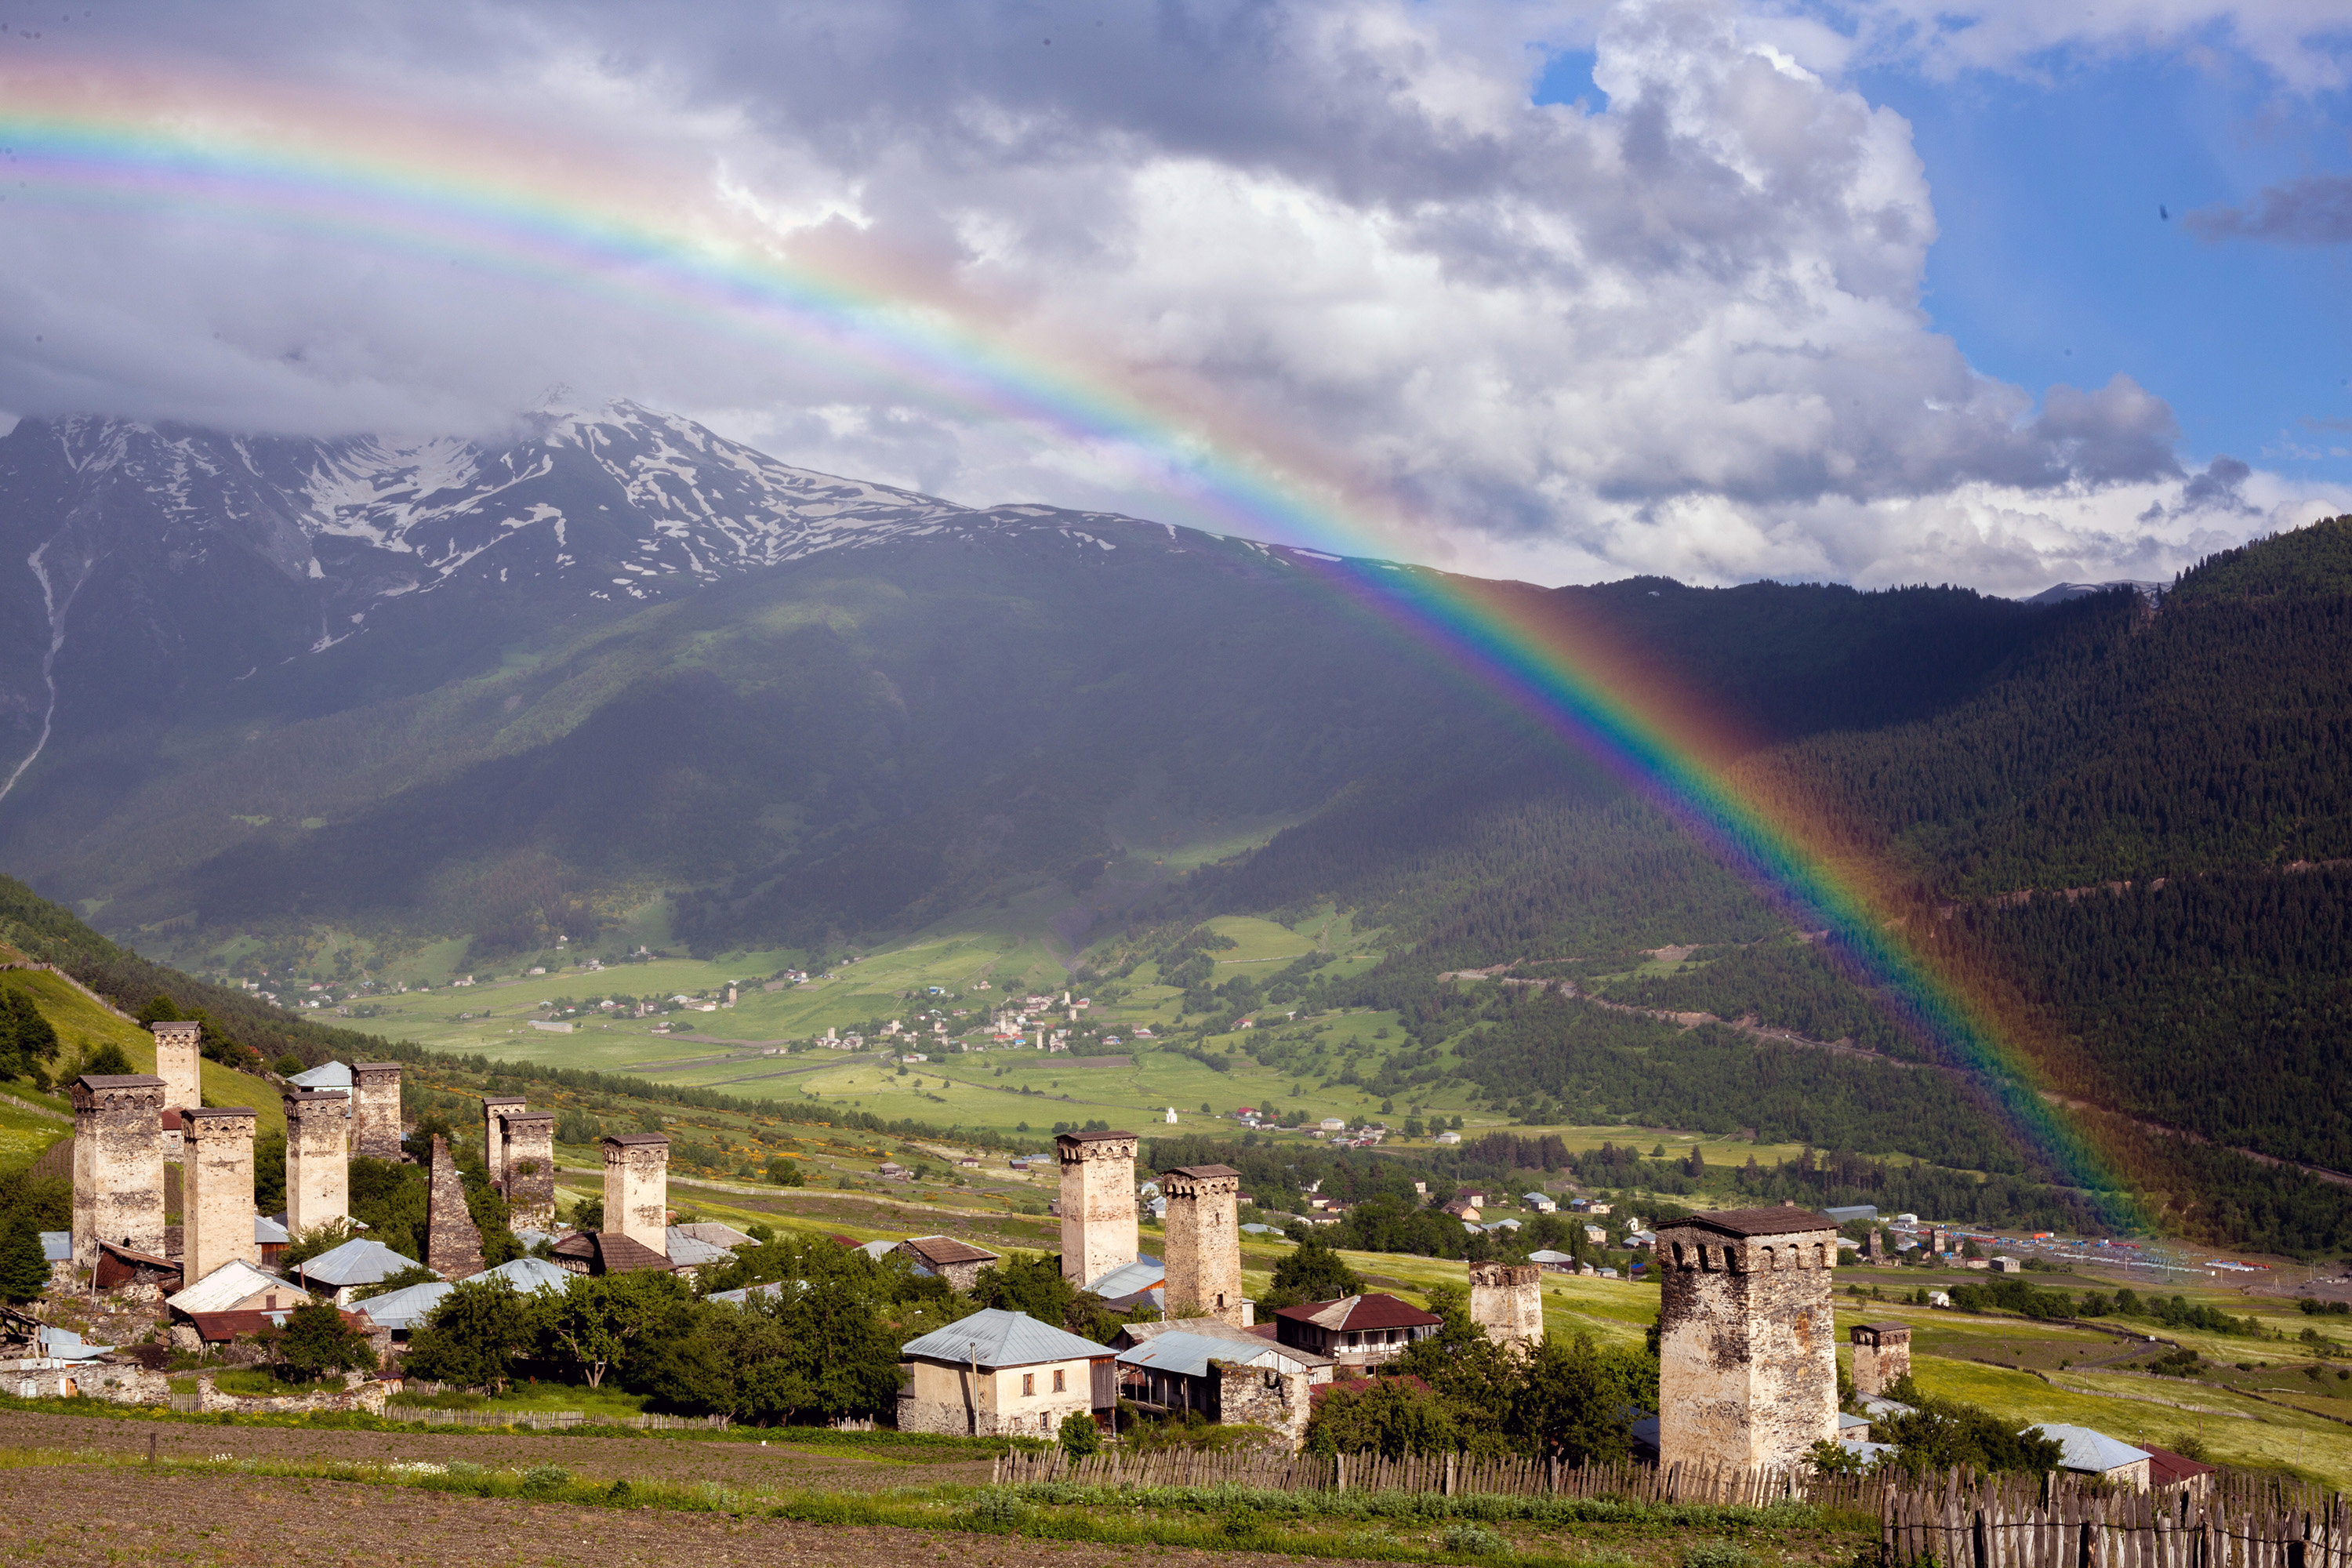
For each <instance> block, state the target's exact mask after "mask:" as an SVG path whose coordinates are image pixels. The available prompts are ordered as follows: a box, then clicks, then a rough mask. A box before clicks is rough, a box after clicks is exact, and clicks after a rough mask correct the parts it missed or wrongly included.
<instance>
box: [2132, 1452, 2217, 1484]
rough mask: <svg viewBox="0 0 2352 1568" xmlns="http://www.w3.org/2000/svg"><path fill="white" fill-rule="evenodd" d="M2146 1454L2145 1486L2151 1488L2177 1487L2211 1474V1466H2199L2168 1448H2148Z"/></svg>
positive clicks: (2194, 1461)
mask: <svg viewBox="0 0 2352 1568" xmlns="http://www.w3.org/2000/svg"><path fill="white" fill-rule="evenodd" d="M2212 1473H2213V1467H2212V1466H2210V1465H2201V1464H2199V1463H2198V1462H2197V1461H2196V1460H2194V1459H2191V1458H2185V1457H2183V1456H2181V1455H2179V1454H2176V1453H2174V1452H2173V1451H2172V1450H2171V1449H2169V1448H2148V1449H2147V1484H2148V1485H2150V1486H2152V1487H2169V1486H2178V1485H2179V1484H2180V1483H2181V1482H2182V1481H2193V1480H2195V1479H2197V1478H2198V1477H2199V1476H2210V1475H2211V1474H2212Z"/></svg>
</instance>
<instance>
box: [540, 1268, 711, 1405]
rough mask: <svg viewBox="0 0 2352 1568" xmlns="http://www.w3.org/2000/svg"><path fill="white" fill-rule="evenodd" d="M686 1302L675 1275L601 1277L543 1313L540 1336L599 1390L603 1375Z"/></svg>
mask: <svg viewBox="0 0 2352 1568" xmlns="http://www.w3.org/2000/svg"><path fill="white" fill-rule="evenodd" d="M685 1300H687V1291H686V1286H685V1284H684V1283H683V1282H682V1281H681V1280H679V1279H678V1278H677V1276H676V1275H672V1274H657V1273H654V1272H652V1271H650V1270H648V1271H646V1272H644V1273H637V1274H604V1275H596V1276H592V1277H590V1278H588V1279H574V1280H572V1284H571V1289H567V1290H565V1291H563V1292H562V1294H561V1295H558V1296H556V1297H554V1298H553V1299H552V1300H551V1301H549V1303H548V1304H547V1305H546V1306H545V1307H544V1308H543V1309H542V1314H543V1315H542V1317H541V1326H542V1331H543V1332H544V1333H545V1334H546V1336H547V1338H548V1340H549V1341H550V1342H552V1343H553V1344H554V1345H557V1346H561V1347H562V1352H563V1353H564V1354H565V1355H566V1356H567V1357H569V1358H570V1359H571V1360H572V1362H574V1363H577V1364H578V1365H579V1367H580V1369H581V1370H582V1371H583V1373H586V1374H587V1378H588V1386H589V1387H591V1388H601V1387H603V1386H604V1373H605V1369H606V1368H608V1367H610V1366H611V1365H612V1364H613V1363H614V1362H615V1361H618V1360H620V1359H621V1358H622V1357H623V1356H625V1355H626V1354H627V1353H628V1350H629V1347H630V1346H631V1345H633V1344H635V1343H636V1342H638V1341H639V1340H641V1339H642V1338H644V1336H645V1335H646V1334H647V1333H650V1332H651V1331H653V1330H654V1329H655V1328H656V1326H658V1325H659V1324H660V1323H661V1322H663V1321H665V1320H666V1319H667V1318H668V1317H669V1316H670V1314H671V1313H673V1312H674V1311H676V1310H677V1308H678V1306H679V1305H680V1304H681V1303H683V1302H684V1301H685Z"/></svg>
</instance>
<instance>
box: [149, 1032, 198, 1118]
mask: <svg viewBox="0 0 2352 1568" xmlns="http://www.w3.org/2000/svg"><path fill="white" fill-rule="evenodd" d="M147 1028H148V1030H149V1032H150V1033H152V1035H153V1036H154V1037H155V1076H156V1077H157V1078H160V1079H163V1104H164V1107H165V1108H166V1109H167V1110H195V1109H196V1108H197V1107H198V1106H200V1105H202V1104H204V1102H205V1089H204V1069H203V1068H202V1066H201V1065H200V1064H201V1063H202V1062H203V1061H204V1059H205V1058H204V1030H205V1026H203V1025H202V1024H190V1023H172V1024H150V1025H148V1026H147Z"/></svg>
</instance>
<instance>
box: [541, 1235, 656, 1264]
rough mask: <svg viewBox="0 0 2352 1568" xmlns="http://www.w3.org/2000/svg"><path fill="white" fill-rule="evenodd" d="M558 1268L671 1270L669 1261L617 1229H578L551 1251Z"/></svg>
mask: <svg viewBox="0 0 2352 1568" xmlns="http://www.w3.org/2000/svg"><path fill="white" fill-rule="evenodd" d="M552 1252H553V1256H554V1259H555V1265H556V1267H557V1268H561V1269H562V1270H563V1271H564V1272H565V1273H567V1274H636V1273H641V1272H643V1271H645V1270H647V1269H656V1268H657V1269H660V1270H661V1271H662V1272H664V1273H667V1272H668V1271H669V1267H670V1263H669V1259H668V1258H666V1257H664V1256H663V1255H662V1254H660V1253H658V1252H656V1251H655V1250H654V1249H653V1248H652V1247H647V1246H646V1244H645V1243H644V1242H642V1241H639V1240H637V1239H635V1237H627V1236H624V1235H622V1234H621V1233H620V1232H619V1231H617V1230H599V1231H586V1230H575V1231H573V1232H572V1234H571V1235H570V1236H567V1237H564V1238H563V1239H562V1241H559V1242H557V1243H556V1244H555V1246H554V1247H553V1248H552Z"/></svg>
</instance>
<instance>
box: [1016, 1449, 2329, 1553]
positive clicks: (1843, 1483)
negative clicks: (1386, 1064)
mask: <svg viewBox="0 0 2352 1568" xmlns="http://www.w3.org/2000/svg"><path fill="white" fill-rule="evenodd" d="M993 1479H994V1480H995V1481H997V1482H998V1483H999V1484H1002V1485H1008V1486H1019V1485H1024V1484H1027V1483H1030V1482H1036V1481H1068V1482H1074V1483H1076V1484H1079V1485H1084V1486H1102V1487H1215V1486H1238V1487H1252V1488H1256V1489H1261V1490H1266V1491H1286V1492H1295V1491H1365V1492H1385V1491H1407V1492H1438V1493H1442V1494H1444V1495H1445V1496H1449V1497H1451V1496H1454V1495H1456V1494H1461V1493H1468V1492H1484V1493H1490V1494H1499V1495H1502V1496H1507V1497H1563V1498H1597V1497H1611V1498H1622V1499H1625V1500H1628V1501H1633V1502H1706V1503H1746V1504H1749V1505H1753V1506H1758V1507H1761V1506H1763V1505H1765V1504H1768V1503H1773V1502H1779V1501H1781V1500H1786V1499H1790V1498H1795V1499H1800V1500H1804V1501H1807V1502H1811V1503H1816V1504H1819V1505H1821V1506H1822V1507H1830V1508H1845V1509H1855V1510H1861V1511H1863V1512H1864V1513H1879V1512H1881V1511H1882V1504H1881V1498H1880V1493H1881V1491H1882V1489H1883V1483H1881V1482H1880V1481H1878V1480H1876V1479H1873V1478H1870V1477H1866V1476H1816V1475H1812V1474H1811V1473H1809V1472H1804V1471H1786V1470H1744V1469H1738V1468H1733V1467H1730V1466H1686V1465H1675V1466H1670V1467H1668V1468H1664V1469H1660V1468H1654V1467H1652V1466H1648V1465H1637V1464H1633V1463H1630V1462H1626V1463H1619V1464H1612V1465H1589V1466H1578V1467H1570V1466H1567V1465H1562V1464H1559V1463H1558V1462H1557V1461H1554V1460H1549V1459H1528V1458H1518V1457H1517V1456H1505V1457H1502V1458H1471V1457H1468V1456H1465V1455H1461V1454H1427V1455H1416V1456H1412V1457H1410V1458H1397V1459H1391V1458H1382V1457H1381V1456H1380V1455H1377V1454H1342V1455H1339V1456H1336V1457H1325V1456H1320V1455H1314V1454H1269V1453H1263V1452H1260V1453H1244V1454H1210V1453H1200V1452H1193V1451H1188V1450H1181V1449H1169V1450H1165V1451H1162V1452H1158V1453H1119V1452H1102V1453H1096V1454H1090V1455H1087V1457H1085V1458H1071V1457H1069V1456H1068V1455H1066V1454H1065V1453H1063V1452H1062V1451H1061V1450H1060V1449H1057V1448H1056V1449H1048V1450H1046V1451H1045V1452H1044V1453H1032V1454H1022V1453H1011V1454H1006V1455H1004V1456H1003V1458H999V1459H998V1460H997V1461H996V1466H995V1469H994V1471H993ZM2341 1568H2352V1564H2343V1565H2341Z"/></svg>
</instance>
